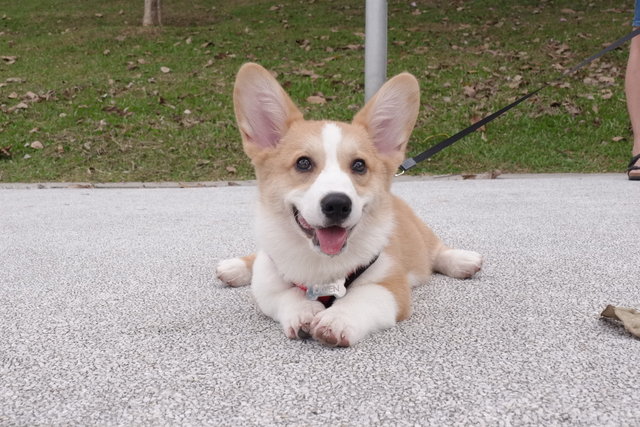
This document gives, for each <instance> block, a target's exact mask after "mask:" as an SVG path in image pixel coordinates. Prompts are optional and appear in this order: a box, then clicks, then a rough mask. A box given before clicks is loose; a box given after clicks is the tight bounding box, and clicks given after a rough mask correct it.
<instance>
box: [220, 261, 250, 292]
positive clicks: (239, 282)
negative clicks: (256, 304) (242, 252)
mask: <svg viewBox="0 0 640 427" xmlns="http://www.w3.org/2000/svg"><path fill="white" fill-rule="evenodd" d="M216 276H217V277H218V279H220V280H221V281H223V282H224V283H226V284H227V285H229V286H234V287H236V286H246V285H249V284H250V283H251V270H250V269H249V267H248V266H247V263H246V262H244V261H243V260H242V259H241V258H231V259H225V260H224V261H221V262H220V263H219V264H218V267H217V268H216Z"/></svg>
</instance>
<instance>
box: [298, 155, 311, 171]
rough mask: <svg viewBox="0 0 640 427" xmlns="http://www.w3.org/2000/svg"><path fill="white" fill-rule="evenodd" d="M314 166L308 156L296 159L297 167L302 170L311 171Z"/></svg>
mask: <svg viewBox="0 0 640 427" xmlns="http://www.w3.org/2000/svg"><path fill="white" fill-rule="evenodd" d="M312 168H313V162H312V161H311V159H310V158H308V157H300V158H299V159H298V160H297V161H296V169H297V170H299V171H300V172H309V171H310V170H311V169H312Z"/></svg>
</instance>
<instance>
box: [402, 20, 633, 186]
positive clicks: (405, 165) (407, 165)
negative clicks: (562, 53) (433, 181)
mask: <svg viewBox="0 0 640 427" xmlns="http://www.w3.org/2000/svg"><path fill="white" fill-rule="evenodd" d="M638 34H640V28H636V29H635V30H633V31H631V32H630V33H629V34H627V35H626V36H624V37H621V38H619V39H618V40H616V41H614V42H613V43H611V44H610V45H609V46H607V47H605V48H604V49H602V50H601V51H599V52H598V53H596V54H594V55H591V56H590V57H588V58H587V59H585V60H583V61H582V62H580V63H579V64H578V65H576V66H575V67H573V68H571V69H569V70H567V71H566V72H565V73H564V76H563V77H566V76H568V75H570V74H573V73H575V72H576V71H578V70H579V69H580V68H582V67H584V66H585V65H587V64H590V63H591V62H593V61H595V60H596V59H598V58H600V57H601V56H602V55H604V54H606V53H608V52H610V51H612V50H613V49H616V48H618V47H620V45H622V44H623V43H625V42H627V41H628V40H631V39H632V38H634V37H635V36H637V35H638ZM550 85H551V83H545V84H544V85H542V86H541V87H539V88H538V89H536V90H534V91H533V92H529V93H528V94H526V95H524V96H523V97H521V98H519V99H517V100H515V101H514V102H512V103H511V104H509V105H507V106H506V107H504V108H501V109H500V110H498V111H496V112H495V113H493V114H490V115H488V116H486V117H485V118H483V119H481V120H479V121H477V122H475V123H474V124H472V125H471V126H469V127H467V128H465V129H462V130H461V131H460V132H458V133H456V134H455V135H452V136H450V137H449V138H447V139H445V140H443V141H440V142H438V143H437V144H435V145H434V146H432V147H431V148H429V149H428V150H426V151H423V152H422V153H420V154H418V155H417V156H414V157H411V158H409V159H406V160H405V161H404V162H402V164H401V165H400V170H399V171H398V173H397V174H396V176H398V175H402V174H404V173H405V172H406V171H408V170H409V169H411V168H413V167H414V166H416V165H417V164H418V163H420V162H423V161H425V160H427V159H428V158H429V157H432V156H433V155H435V154H436V153H439V152H440V151H442V150H444V149H445V148H447V147H448V146H450V145H451V144H453V143H454V142H456V141H458V140H460V139H462V138H464V137H465V136H467V135H469V134H470V133H471V132H474V131H476V130H478V129H479V128H481V127H482V126H484V125H486V124H487V123H489V122H490V121H492V120H495V119H497V118H498V117H500V116H501V115H503V114H504V113H506V112H507V111H509V110H510V109H512V108H513V107H515V106H517V105H518V104H520V103H521V102H523V101H526V100H527V99H529V98H531V97H532V96H533V95H535V94H536V93H538V92H540V91H541V90H542V89H544V88H546V87H547V86H550Z"/></svg>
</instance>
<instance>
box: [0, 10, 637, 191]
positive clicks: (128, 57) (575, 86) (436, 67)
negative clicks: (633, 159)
mask: <svg viewBox="0 0 640 427" xmlns="http://www.w3.org/2000/svg"><path fill="white" fill-rule="evenodd" d="M132 3H133V4H134V6H132ZM138 3H139V4H138ZM164 3H165V4H164V10H163V13H164V15H163V19H164V26H162V27H161V28H151V29H149V28H142V27H141V26H140V22H141V19H142V1H139V2H131V1H128V0H112V1H109V2H105V1H99V0H60V1H56V2H49V1H44V0H21V1H19V2H18V1H10V0H0V55H1V56H5V57H11V56H17V60H15V62H14V63H10V62H12V61H8V60H2V61H0V108H1V110H2V111H1V112H0V148H4V149H5V155H2V154H0V181H5V182H19V181H24V182H34V181H93V182H107V181H109V182H114V181H163V180H179V181H193V180H228V179H232V180H235V179H246V178H251V177H252V176H253V173H252V171H251V167H250V164H249V162H248V160H247V159H246V157H245V156H244V154H243V153H242V150H241V144H240V138H239V135H238V132H237V129H236V127H235V121H234V117H233V106H232V100H231V92H232V85H233V81H234V76H235V73H236V72H237V70H238V68H239V67H240V65H241V64H242V63H244V62H247V61H254V62H259V63H261V64H262V65H264V66H265V67H267V68H270V69H271V70H273V71H275V72H276V73H277V74H278V80H279V81H280V82H281V83H282V84H283V85H284V86H285V87H286V89H287V91H288V92H289V93H290V94H291V96H292V98H293V99H294V100H295V101H296V102H297V104H298V105H299V106H300V107H301V109H302V110H303V111H304V112H305V115H306V116H307V117H308V118H315V119H318V118H329V119H336V120H350V118H351V117H352V116H353V114H354V113H355V111H357V109H358V108H360V106H361V105H362V103H363V79H364V76H363V68H364V51H363V50H362V49H360V48H359V46H360V45H362V44H363V43H364V40H363V38H362V33H363V32H364V3H365V2H364V1H362V0H357V1H356V0H339V1H338V0H322V1H310V0H308V1H301V0H278V1H277V2H276V1H260V0H256V1H248V0H242V1H211V0H210V1H203V0H194V1H186V0H172V1H170V2H164ZM415 3H416V6H415V7H414V6H412V5H411V2H409V1H394V0H390V1H389V54H388V57H389V64H388V74H389V75H393V74H396V73H398V72H401V71H409V72H411V73H413V74H414V75H416V77H418V79H419V80H420V82H421V87H422V109H421V113H420V116H419V119H418V124H417V126H416V130H415V131H414V134H413V136H412V139H411V141H410V154H417V153H418V152H420V151H421V150H423V149H426V148H427V147H429V146H430V145H432V144H434V143H435V142H437V141H438V140H440V139H442V138H444V137H445V136H448V135H450V134H453V133H455V132H457V131H458V130H460V129H462V128H463V127H465V126H467V125H469V124H470V123H471V120H472V118H474V117H482V116H484V115H487V114H489V113H491V112H492V111H494V110H496V109H498V108H500V107H502V106H504V105H506V104H507V103H509V102H510V101H512V100H513V99H514V98H515V97H517V96H520V95H522V94H524V93H526V92H527V91H529V90H533V89H535V88H537V87H538V86H540V85H541V84H543V83H544V82H546V81H551V80H554V79H557V78H559V77H560V75H561V74H560V73H559V72H558V71H556V70H554V67H565V68H568V67H570V66H572V65H575V64H576V63H578V62H579V61H580V60H581V59H583V58H585V57H587V56H589V55H591V54H592V53H594V52H595V51H596V50H598V49H600V48H601V47H602V45H603V43H605V42H610V41H613V40H615V39H617V38H618V37H620V36H622V35H623V34H625V33H626V32H628V31H629V30H630V28H631V27H630V21H631V17H632V12H633V11H632V10H631V7H632V6H633V5H632V4H631V3H629V5H628V7H621V6H620V2H618V1H613V0H599V1H597V2H591V3H587V2H584V3H581V4H580V5H577V6H576V5H574V3H575V2H571V1H568V0H566V1H564V0H563V1H560V0H559V1H552V0H549V1H544V2H537V1H536V2H534V1H520V2H508V1H504V0H503V1H473V2H472V1H467V2H464V1H453V2H451V1H442V0H435V1H424V0H423V1H420V0H416V2H415ZM274 6H275V7H274ZM566 9H573V10H572V11H568V10H566ZM418 11H419V12H420V13H419V14H418ZM627 49H628V46H624V47H623V48H621V49H618V50H616V51H614V52H612V53H610V54H608V55H607V56H606V57H604V58H603V59H600V60H598V61H596V62H595V63H593V64H592V65H591V66H589V67H588V68H586V69H585V70H582V71H580V72H578V73H577V74H576V75H575V76H572V77H570V78H568V79H566V80H565V81H566V82H568V83H569V85H568V87H550V88H547V89H545V90H544V91H542V92H541V93H540V94H539V95H537V96H535V97H534V98H533V99H532V100H530V101H527V102H526V103H524V104H522V105H521V106H520V107H518V108H517V109H516V110H512V111H511V112H509V113H507V115H506V116H504V117H501V118H499V119H497V120H496V121H494V122H492V123H491V124H489V125H488V126H487V129H486V131H485V132H476V133H474V134H473V135H470V136H469V137H467V138H465V139H464V140H462V141H460V142H458V143H457V144H455V145H454V146H452V147H451V148H448V149H447V150H445V151H443V152H441V153H440V154H438V155H437V156H435V157H434V158H433V159H431V160H430V161H428V162H426V163H425V164H424V165H422V166H420V167H419V168H416V169H415V172H414V173H418V174H425V173H428V174H443V173H477V172H486V171H489V170H494V169H499V170H502V171H503V172H611V171H622V170H623V169H624V166H625V165H626V161H627V159H628V157H629V155H630V147H631V144H630V140H631V132H630V129H629V120H628V116H627V112H626V105H625V100H624V90H623V81H624V68H625V64H626V58H627ZM161 67H168V68H170V70H171V72H169V73H163V72H162V71H161V70H160V68H161ZM306 71H312V72H314V73H315V74H316V75H318V76H319V78H315V79H314V78H312V77H309V76H307V75H305V74H306V73H305V72H306ZM516 76H521V77H519V79H520V84H519V85H518V84H516V83H514V82H515V80H514V79H518V77H516ZM11 78H19V79H20V81H19V82H15V81H12V80H11ZM7 79H10V80H9V81H7ZM464 86H469V87H473V88H475V90H476V94H475V96H473V97H470V96H468V95H466V94H465V91H464V89H463V88H464ZM29 92H31V93H32V94H36V99H30V98H29ZM316 92H322V93H323V94H324V96H325V97H327V98H328V99H329V102H328V103H327V104H326V105H323V106H318V105H312V104H309V103H307V102H306V98H307V97H308V96H310V95H313V94H315V93H316ZM31 96H32V97H33V95H31ZM21 102H24V103H26V104H27V106H28V108H26V109H15V107H16V106H17V105H18V104H19V103H21ZM186 110H188V111H190V114H185V111H186ZM619 137H622V138H621V139H620V138H619ZM34 141H40V142H41V143H42V144H43V145H44V149H34V148H31V147H30V144H31V143H33V142H34ZM6 153H9V154H10V155H6Z"/></svg>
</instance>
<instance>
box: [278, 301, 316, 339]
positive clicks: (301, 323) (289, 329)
mask: <svg viewBox="0 0 640 427" xmlns="http://www.w3.org/2000/svg"><path fill="white" fill-rule="evenodd" d="M323 310H324V305H323V304H322V303H321V302H319V301H310V300H304V301H300V302H298V303H297V304H294V305H292V306H290V307H287V308H285V309H284V310H283V311H284V312H283V313H281V314H280V316H279V317H280V323H281V324H282V329H284V333H285V335H286V336H287V337H288V338H291V339H297V338H301V339H304V338H309V337H310V336H311V333H310V332H311V321H312V320H313V319H314V318H315V317H316V315H317V314H318V313H320V312H321V311H323Z"/></svg>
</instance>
